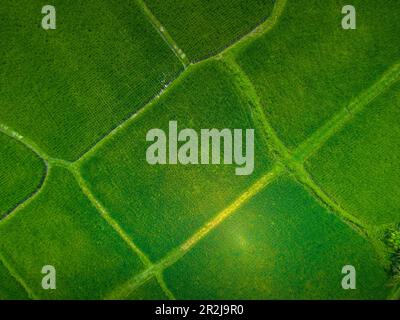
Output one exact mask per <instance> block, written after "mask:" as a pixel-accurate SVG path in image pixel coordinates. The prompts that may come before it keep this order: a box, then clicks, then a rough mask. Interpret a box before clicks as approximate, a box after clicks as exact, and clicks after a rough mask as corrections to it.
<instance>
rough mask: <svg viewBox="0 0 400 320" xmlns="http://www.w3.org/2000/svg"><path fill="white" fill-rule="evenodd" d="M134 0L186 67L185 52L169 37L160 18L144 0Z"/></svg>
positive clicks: (188, 62)
mask: <svg viewBox="0 0 400 320" xmlns="http://www.w3.org/2000/svg"><path fill="white" fill-rule="evenodd" d="M136 2H137V4H138V6H139V7H140V9H141V10H142V11H143V13H144V14H145V15H146V17H147V18H148V19H149V22H150V23H151V24H152V26H153V27H154V28H155V29H156V30H157V32H158V33H159V35H160V36H161V38H162V39H163V40H164V41H165V43H166V44H167V45H168V46H169V47H170V48H171V50H172V51H173V53H174V54H175V55H176V57H177V58H178V59H179V61H180V62H181V63H182V64H183V67H184V68H185V69H186V68H187V67H188V66H189V64H190V61H189V59H188V57H187V56H186V54H185V53H184V52H183V51H182V49H181V48H179V46H178V44H177V43H176V41H175V40H174V39H173V38H172V37H171V35H170V34H169V33H168V31H167V30H166V29H165V27H164V26H163V25H162V24H161V22H160V20H158V18H157V17H156V16H155V15H154V14H153V12H151V10H150V9H149V7H148V6H147V5H146V3H145V1H143V0H136Z"/></svg>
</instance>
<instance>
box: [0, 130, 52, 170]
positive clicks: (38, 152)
mask: <svg viewBox="0 0 400 320" xmlns="http://www.w3.org/2000/svg"><path fill="white" fill-rule="evenodd" d="M0 132H2V133H4V134H5V135H7V136H9V137H10V138H12V139H15V140H17V141H19V142H21V143H22V144H23V145H25V146H26V147H27V148H28V149H30V150H32V151H33V153H35V154H36V155H37V156H38V157H39V158H40V159H42V160H43V162H45V163H46V162H47V161H48V160H49V159H50V157H49V156H48V155H47V154H46V153H45V152H44V151H42V150H41V149H40V148H39V147H38V146H37V145H36V144H35V143H34V142H33V141H31V140H30V139H29V138H27V137H24V136H22V135H21V134H19V133H18V132H16V131H15V130H13V129H11V128H10V127H9V126H7V125H4V124H1V123H0Z"/></svg>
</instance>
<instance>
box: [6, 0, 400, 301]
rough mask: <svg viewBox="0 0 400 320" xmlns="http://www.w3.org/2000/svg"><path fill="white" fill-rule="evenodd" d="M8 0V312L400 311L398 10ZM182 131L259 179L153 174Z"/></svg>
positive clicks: (181, 168) (300, 3) (207, 171)
mask: <svg viewBox="0 0 400 320" xmlns="http://www.w3.org/2000/svg"><path fill="white" fill-rule="evenodd" d="M3 2H4V4H3V3H2V5H1V7H0V16H1V17H2V19H0V39H1V42H2V45H1V47H0V55H1V61H0V64H1V66H0V299H398V298H400V282H399V279H400V258H399V257H400V243H399V239H400V236H399V234H400V230H399V227H400V197H399V195H400V184H399V181H400V148H399V147H398V144H399V141H400V126H399V125H400V111H399V110H400V82H399V80H400V51H399V47H400V38H399V34H400V20H399V19H398V14H399V12H400V3H399V2H398V1H390V0H385V1H379V2H378V1H376V0H352V1H351V2H352V3H351V4H352V5H353V6H354V7H355V8H356V9H357V28H356V29H355V30H344V29H343V28H342V26H341V19H342V17H343V15H342V12H341V10H342V7H343V6H344V5H347V4H348V3H347V1H342V0H326V1H319V0H275V1H274V0H230V1H225V0H215V1H206V0H190V1H178V0H165V1H164V0H163V1H156V0H144V1H143V0H126V1H119V0H112V1H91V2H86V1H79V3H78V1H72V0H71V1H66V0H55V1H52V5H53V6H54V7H55V8H57V28H56V29H55V30H47V31H45V30H43V29H42V28H41V25H40V19H41V8H42V6H43V5H44V4H41V3H40V2H38V1H28V0H26V1H18V2H17V1H11V0H6V1H3ZM171 120H175V121H177V122H178V124H179V127H181V128H193V129H195V130H200V129H202V128H217V129H223V128H240V129H246V128H254V130H255V168H254V172H252V174H251V175H247V176H236V175H235V174H234V165H197V166H196V165H193V166H190V165H186V166H185V165H179V164H178V165H158V166H154V165H150V164H148V163H147V162H146V149H147V147H148V144H147V142H146V133H147V132H148V131H149V130H151V129H152V128H161V129H165V130H167V127H168V123H169V121H171ZM46 265H51V266H54V267H55V269H56V270H57V288H56V289H54V290H45V289H43V287H42V278H43V276H44V275H43V273H42V272H41V270H42V267H43V266H46ZM345 265H352V266H354V267H355V269H356V270H357V288H356V289H355V290H344V289H343V288H342V287H341V281H342V278H343V276H344V275H343V274H342V267H343V266H345Z"/></svg>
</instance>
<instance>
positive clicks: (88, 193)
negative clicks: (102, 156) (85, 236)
mask: <svg viewBox="0 0 400 320" xmlns="http://www.w3.org/2000/svg"><path fill="white" fill-rule="evenodd" d="M66 168H67V169H69V171H70V172H71V173H72V174H73V175H74V177H75V180H76V181H77V183H78V185H79V187H80V188H81V190H82V192H83V194H84V195H85V196H86V197H87V198H88V200H89V201H90V202H91V203H92V205H93V206H94V207H95V208H96V209H97V211H98V212H99V213H100V215H101V217H102V218H103V219H104V220H105V221H106V223H107V224H108V225H109V226H110V227H111V228H113V229H114V231H115V232H116V233H117V234H118V236H119V237H120V238H121V239H122V240H123V241H124V242H125V243H126V244H127V245H128V246H129V248H130V249H131V250H132V251H133V253H135V254H136V255H137V256H138V257H139V259H140V261H141V262H142V263H143V265H144V266H145V268H150V267H151V266H152V265H153V262H152V261H151V260H150V258H149V257H148V256H147V255H146V254H145V253H144V252H143V251H142V250H141V249H140V248H139V247H138V246H137V245H136V244H135V243H134V242H133V241H132V240H131V238H130V237H129V236H128V234H127V233H126V232H125V231H124V230H123V229H122V227H121V226H120V225H119V223H118V222H117V221H115V220H114V219H113V218H112V217H111V215H110V214H109V213H108V211H107V209H106V208H105V207H104V206H103V205H102V204H101V203H100V201H99V200H97V198H96V197H95V196H94V195H93V193H92V192H91V190H90V188H89V186H88V185H87V183H86V181H85V179H84V178H83V177H82V175H81V174H80V172H79V169H78V168H77V167H75V166H74V165H73V164H72V165H70V166H67V167H66ZM155 278H156V280H157V282H158V284H159V285H160V287H161V289H162V290H163V291H164V293H165V294H166V296H167V297H168V298H169V299H175V298H174V296H173V294H172V292H171V291H170V290H169V289H168V288H167V286H166V284H165V282H164V281H163V278H162V276H161V275H160V274H156V275H155Z"/></svg>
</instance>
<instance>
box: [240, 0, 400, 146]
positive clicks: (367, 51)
mask: <svg viewBox="0 0 400 320" xmlns="http://www.w3.org/2000/svg"><path fill="white" fill-rule="evenodd" d="M346 4H348V3H347V1H342V0H339V1H317V0H312V1H309V0H288V2H287V5H286V8H285V11H284V13H283V15H282V16H281V17H280V19H279V22H278V24H277V25H276V26H275V28H273V29H272V30H271V31H270V32H268V33H267V34H266V35H264V36H262V37H260V38H258V39H256V40H255V41H254V42H253V43H251V44H250V45H249V46H246V47H244V48H243V49H242V50H239V52H237V53H236V55H237V57H238V58H237V60H238V63H239V64H240V66H241V67H242V68H243V69H244V71H245V72H246V73H247V74H248V76H249V78H250V80H251V81H252V82H253V84H254V86H255V87H256V90H257V92H258V94H259V96H260V98H261V103H262V106H263V108H264V112H265V114H266V115H267V117H268V119H269V121H270V123H271V124H272V126H273V127H274V129H275V130H276V132H277V134H278V136H279V137H280V138H281V139H282V140H283V142H284V143H285V144H286V145H287V146H288V147H290V148H294V147H296V146H298V145H299V144H300V143H301V142H303V141H304V140H305V139H306V138H308V137H309V136H310V135H311V134H312V133H313V132H314V131H315V130H316V129H318V128H319V127H320V126H322V125H323V124H324V123H325V122H326V121H327V120H329V118H331V117H332V116H333V115H334V114H335V113H336V112H338V111H339V110H341V109H342V108H344V107H345V106H346V105H348V104H349V102H350V100H351V99H352V98H354V97H356V96H358V95H359V94H360V93H361V92H362V91H363V90H365V89H367V88H369V87H370V86H371V85H372V84H373V83H374V82H375V81H376V80H377V79H378V78H379V77H380V76H381V75H382V74H383V72H384V71H386V70H387V69H388V68H389V67H390V66H391V65H392V64H394V63H395V62H397V61H398V60H399V58H400V56H399V52H398V46H399V37H398V36H397V35H398V34H399V32H400V21H399V19H398V17H397V15H396V14H394V12H398V9H399V5H398V3H397V2H395V1H385V4H384V5H383V4H382V3H381V2H379V3H378V2H377V1H375V0H356V1H353V2H352V3H351V4H352V5H354V6H355V7H356V9H357V26H358V27H357V29H356V30H347V31H345V30H343V29H342V27H341V19H342V17H343V15H342V14H341V9H342V7H343V6H344V5H346Z"/></svg>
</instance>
